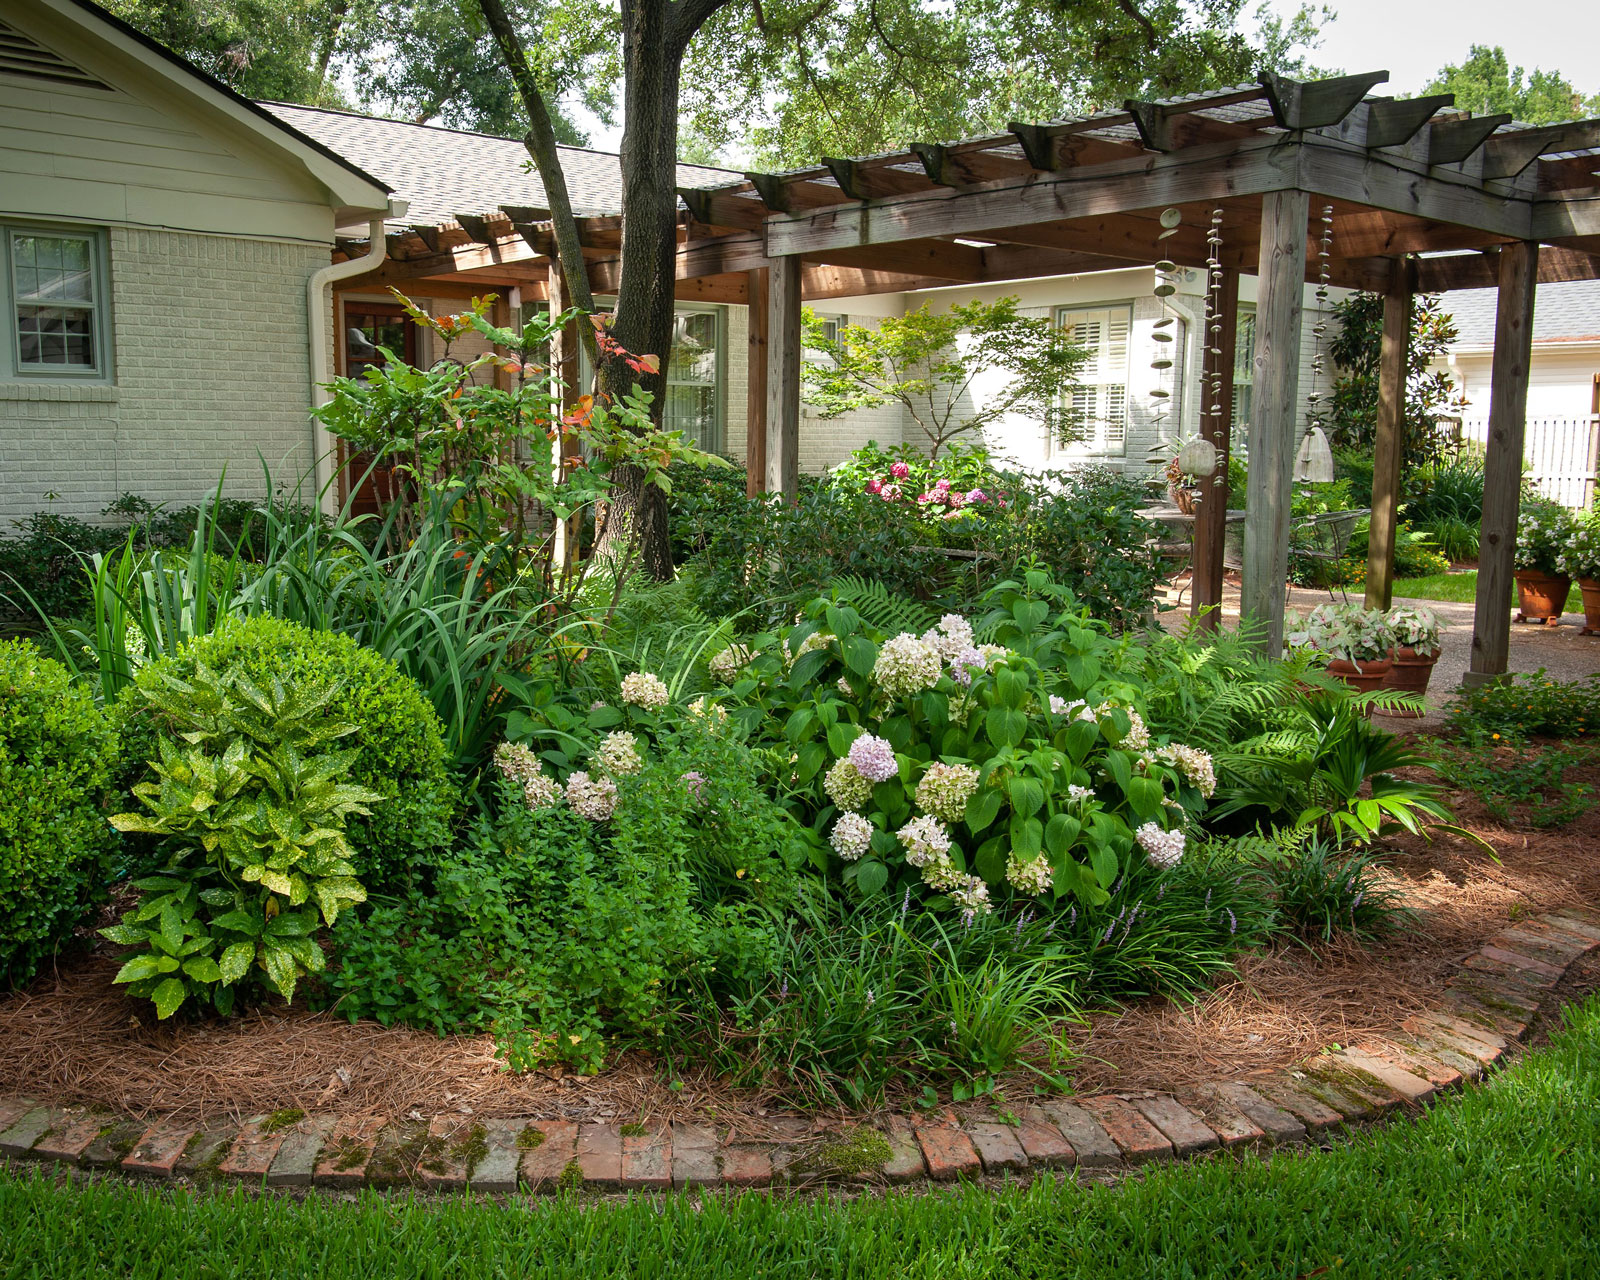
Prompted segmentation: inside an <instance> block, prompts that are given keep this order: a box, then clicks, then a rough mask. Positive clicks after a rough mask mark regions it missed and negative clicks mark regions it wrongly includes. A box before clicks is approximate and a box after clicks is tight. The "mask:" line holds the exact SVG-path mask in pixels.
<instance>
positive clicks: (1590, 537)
mask: <svg viewBox="0 0 1600 1280" xmlns="http://www.w3.org/2000/svg"><path fill="white" fill-rule="evenodd" d="M1560 567H1561V571H1562V572H1563V573H1566V574H1570V575H1571V576H1572V577H1574V578H1588V579H1589V580H1590V581H1594V580H1596V579H1600V516H1597V513H1596V512H1595V511H1593V510H1589V511H1586V512H1584V513H1583V514H1582V515H1581V516H1579V517H1578V518H1577V519H1575V520H1574V521H1573V522H1572V531H1571V532H1570V533H1569V534H1568V535H1567V545H1566V548H1565V550H1564V551H1563V552H1562V555H1561V559H1560Z"/></svg>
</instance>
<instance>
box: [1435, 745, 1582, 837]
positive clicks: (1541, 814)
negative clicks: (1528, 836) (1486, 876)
mask: <svg viewBox="0 0 1600 1280" xmlns="http://www.w3.org/2000/svg"><path fill="white" fill-rule="evenodd" d="M1432 754H1433V757H1434V770H1435V772H1436V773H1437V774H1438V775H1439V780H1440V781H1441V782H1443V783H1444V784H1445V786H1447V787H1451V788H1454V789H1455V790H1459V791H1469V792H1471V793H1472V794H1473V795H1474V796H1476V797H1477V799H1478V801H1479V803H1481V804H1482V805H1483V807H1484V810H1485V811H1486V812H1487V813H1488V814H1489V816H1490V817H1491V818H1493V819H1494V820H1495V821H1496V822H1498V823H1500V824H1501V825H1502V826H1520V827H1533V828H1535V829H1545V828H1549V827H1564V826H1566V825H1567V823H1569V822H1571V821H1572V820H1573V819H1575V818H1577V817H1580V816H1581V815H1582V814H1584V813H1586V812H1588V810H1589V808H1590V807H1591V806H1592V805H1593V803H1594V801H1593V800H1592V798H1591V797H1592V796H1593V795H1594V788H1593V787H1591V786H1589V785H1588V784H1586V783H1582V782H1573V781H1570V780H1569V779H1568V778H1567V776H1566V775H1567V772H1568V770H1570V769H1576V768H1583V767H1585V766H1588V765H1590V764H1593V763H1594V759H1595V752H1594V748H1593V747H1591V746H1590V745H1589V744H1587V743H1583V744H1579V743H1575V742H1573V743H1567V742H1558V743H1542V744H1537V745H1536V744H1533V743H1529V742H1526V741H1523V740H1521V739H1518V738H1514V737H1510V736H1508V735H1504V734H1500V735H1495V734H1484V733H1483V732H1482V731H1481V730H1478V731H1476V732H1473V731H1469V732H1468V734H1467V735H1466V736H1463V737H1461V738H1459V739H1454V740H1450V739H1440V740H1439V741H1438V742H1436V743H1434V745H1433V751H1432Z"/></svg>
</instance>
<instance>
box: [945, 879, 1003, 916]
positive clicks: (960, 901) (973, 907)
mask: <svg viewBox="0 0 1600 1280" xmlns="http://www.w3.org/2000/svg"><path fill="white" fill-rule="evenodd" d="M950 901H952V902H953V903H955V904H956V906H958V907H960V908H961V909H962V910H963V911H970V912H980V911H993V910H994V904H993V903H992V902H990V901H989V886H988V885H986V884H984V882H983V881H982V880H980V879H979V878H978V877H977V876H962V877H961V880H960V883H958V884H956V885H955V886H954V887H952V888H951V890H950Z"/></svg>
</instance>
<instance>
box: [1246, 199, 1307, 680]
mask: <svg viewBox="0 0 1600 1280" xmlns="http://www.w3.org/2000/svg"><path fill="white" fill-rule="evenodd" d="M1309 217H1310V197H1309V196H1308V195H1307V194H1306V193H1305V192H1304V191H1272V192H1269V193H1267V194H1266V195H1265V196H1263V197H1262V198H1261V257H1260V262H1259V264H1258V266H1257V268H1256V270H1257V275H1258V277H1259V287H1258V291H1257V294H1256V353H1255V375H1256V380H1255V397H1254V403H1253V406H1252V409H1251V415H1250V416H1251V423H1250V501H1249V508H1248V511H1247V513H1246V515H1245V524H1244V588H1243V591H1242V592H1241V597H1240V614H1241V616H1242V617H1243V618H1244V619H1245V620H1247V621H1254V622H1255V623H1257V624H1258V625H1260V626H1261V627H1262V628H1263V630H1262V634H1261V637H1260V640H1259V645H1260V647H1261V649H1262V650H1263V651H1264V652H1265V653H1266V654H1267V656H1269V657H1273V658H1276V657H1277V656H1278V654H1279V652H1280V651H1281V650H1282V648H1283V611H1284V606H1285V604H1286V603H1287V598H1288V596H1287V583H1288V578H1289V501H1290V491H1291V487H1292V485H1293V482H1294V455H1295V444H1296V439H1297V433H1296V430H1295V420H1296V417H1297V409H1298V407H1299V401H1300V314H1301V311H1302V309H1303V303H1304V295H1303V291H1304V289H1305V278H1306V224H1307V219H1308V218H1309Z"/></svg>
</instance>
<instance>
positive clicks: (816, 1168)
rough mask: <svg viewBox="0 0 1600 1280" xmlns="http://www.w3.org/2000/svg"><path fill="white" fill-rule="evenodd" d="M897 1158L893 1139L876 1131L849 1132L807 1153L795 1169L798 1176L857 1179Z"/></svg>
mask: <svg viewBox="0 0 1600 1280" xmlns="http://www.w3.org/2000/svg"><path fill="white" fill-rule="evenodd" d="M893 1155H894V1150H893V1148H891V1147H890V1146H889V1139H888V1138H886V1137H884V1136H883V1134H881V1133H879V1132H878V1131H877V1130H876V1129H868V1128H864V1127H863V1128H860V1129H849V1130H846V1131H845V1132H844V1133H841V1134H840V1135H839V1136H838V1137H836V1138H833V1139H831V1140H830V1141H828V1142H825V1143H823V1144H822V1146H820V1147H818V1148H817V1149H816V1150H815V1151H812V1152H809V1153H807V1154H806V1155H805V1156H803V1157H802V1158H801V1159H800V1160H798V1161H796V1162H795V1164H794V1165H793V1166H791V1167H792V1168H793V1170H794V1172H796V1173H809V1174H816V1175H819V1176H822V1177H828V1176H833V1177H841V1176H842V1177H857V1176H859V1175H861V1174H864V1173H875V1172H877V1171H878V1170H880V1169H882V1168H883V1166H884V1165H886V1164H887V1163H888V1162H889V1160H890V1158H891V1157H892V1156H893Z"/></svg>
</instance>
